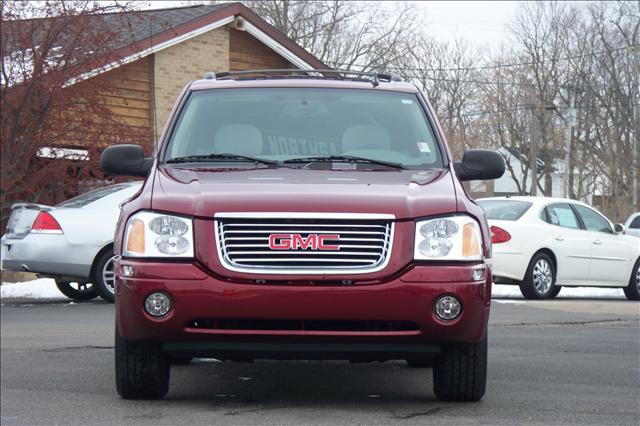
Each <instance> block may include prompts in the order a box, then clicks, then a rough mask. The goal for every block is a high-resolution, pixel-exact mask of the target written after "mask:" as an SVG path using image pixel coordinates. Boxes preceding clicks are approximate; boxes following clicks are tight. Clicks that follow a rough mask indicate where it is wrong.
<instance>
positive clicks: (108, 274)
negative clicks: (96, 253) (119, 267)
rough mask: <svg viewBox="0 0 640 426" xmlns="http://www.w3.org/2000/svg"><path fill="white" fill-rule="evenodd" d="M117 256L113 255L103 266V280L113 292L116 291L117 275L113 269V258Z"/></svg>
mask: <svg viewBox="0 0 640 426" xmlns="http://www.w3.org/2000/svg"><path fill="white" fill-rule="evenodd" d="M115 258H116V257H115V256H113V257H111V258H110V259H109V260H107V262H106V263H105V264H104V267H103V268H102V280H103V281H104V283H105V285H106V287H107V289H108V290H109V291H110V292H111V293H115V283H116V275H115V272H114V270H113V266H114V265H113V260H114V259H115Z"/></svg>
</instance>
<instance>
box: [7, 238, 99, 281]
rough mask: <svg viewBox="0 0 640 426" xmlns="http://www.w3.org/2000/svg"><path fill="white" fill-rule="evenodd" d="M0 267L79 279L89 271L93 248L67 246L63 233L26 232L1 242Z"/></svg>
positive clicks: (94, 251) (87, 275) (85, 276)
mask: <svg viewBox="0 0 640 426" xmlns="http://www.w3.org/2000/svg"><path fill="white" fill-rule="evenodd" d="M0 248H1V250H2V269H8V270H11V271H21V272H35V273H38V274H42V275H47V276H53V277H68V278H81V279H85V278H87V277H89V275H90V273H91V262H92V260H93V257H92V253H93V255H94V256H95V253H96V252H97V251H96V250H95V248H94V247H87V246H85V245H70V244H69V243H68V242H67V239H66V237H65V236H64V234H29V235H27V236H26V237H24V238H21V239H12V238H11V239H10V238H7V237H6V236H3V237H2V240H1V241H0Z"/></svg>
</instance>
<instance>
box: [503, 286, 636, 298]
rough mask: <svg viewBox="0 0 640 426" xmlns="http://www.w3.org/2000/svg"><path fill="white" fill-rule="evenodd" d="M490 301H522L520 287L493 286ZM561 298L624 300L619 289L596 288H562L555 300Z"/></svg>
mask: <svg viewBox="0 0 640 426" xmlns="http://www.w3.org/2000/svg"><path fill="white" fill-rule="evenodd" d="M491 298H492V299H496V298H498V299H503V298H504V299H523V297H522V293H520V287H518V286H517V285H502V284H494V285H493V290H492V292H491ZM563 298H599V299H626V297H625V295H624V293H623V292H622V289H621V288H598V287H562V290H560V293H559V294H558V295H557V296H556V299H563Z"/></svg>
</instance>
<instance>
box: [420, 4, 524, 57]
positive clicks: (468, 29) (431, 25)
mask: <svg viewBox="0 0 640 426" xmlns="http://www.w3.org/2000/svg"><path fill="white" fill-rule="evenodd" d="M519 3H520V2H517V1H421V2H414V4H415V5H416V7H418V8H419V9H421V10H423V11H424V12H425V14H426V19H427V22H426V23H425V31H426V32H427V33H431V34H433V35H434V36H436V37H437V38H440V39H449V38H456V37H462V38H466V39H469V40H470V41H472V42H473V43H477V44H484V45H488V46H491V45H495V44H499V43H501V42H503V41H504V42H507V41H508V38H507V34H506V26H507V24H508V23H509V21H510V20H511V19H512V18H513V17H514V16H515V14H516V12H517V10H518V4H519Z"/></svg>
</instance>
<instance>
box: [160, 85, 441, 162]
mask: <svg viewBox="0 0 640 426" xmlns="http://www.w3.org/2000/svg"><path fill="white" fill-rule="evenodd" d="M210 154H234V155H243V156H247V157H252V158H253V159H260V160H272V161H277V162H278V163H279V164H283V163H282V162H284V161H286V160H291V159H298V158H306V157H309V161H308V162H314V161H317V162H320V161H323V160H322V158H319V157H329V156H334V157H335V159H334V160H333V161H341V160H340V159H338V157H344V156H350V157H358V158H359V159H360V160H359V161H358V162H357V163H358V166H365V167H372V166H375V167H376V168H378V167H383V166H384V165H382V164H380V163H374V162H367V161H362V159H365V160H375V161H378V162H382V161H384V162H387V163H396V164H399V165H401V166H404V167H407V168H433V167H442V166H443V160H442V156H441V154H440V149H439V148H438V144H437V142H436V139H435V137H434V133H433V130H432V128H431V126H430V124H429V121H428V119H427V117H426V115H425V112H424V110H423V108H422V106H421V105H420V102H419V101H418V98H417V97H416V95H415V94H408V93H400V92H389V91H381V90H356V89H353V90H352V89H326V88H322V89H318V88H315V89H314V88H259V89H256V88H252V89H215V90H206V91H195V92H193V93H192V94H191V95H190V96H189V99H188V101H187V103H186V105H185V106H184V108H182V111H181V113H180V117H179V119H178V121H177V124H176V127H175V129H174V131H173V133H172V136H171V139H170V141H169V145H168V148H167V151H166V154H165V157H164V160H165V161H167V162H174V163H176V162H184V161H187V160H188V159H189V157H191V158H193V156H207V155H210ZM172 160H173V161H172ZM183 160H184V161H183ZM342 160H344V158H343V159H342ZM225 161H229V160H228V159H227V160H225V159H224V158H221V157H219V156H218V158H216V157H215V156H210V159H209V164H207V167H210V163H215V162H225ZM247 161H249V160H247ZM198 162H203V161H198ZM287 164H288V165H289V166H292V167H294V166H296V165H297V166H298V167H304V166H305V162H304V161H301V162H290V163H287Z"/></svg>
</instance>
